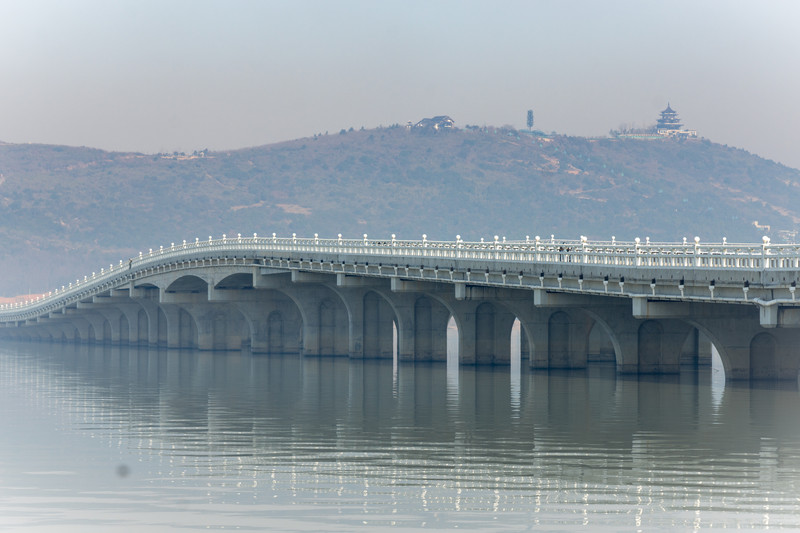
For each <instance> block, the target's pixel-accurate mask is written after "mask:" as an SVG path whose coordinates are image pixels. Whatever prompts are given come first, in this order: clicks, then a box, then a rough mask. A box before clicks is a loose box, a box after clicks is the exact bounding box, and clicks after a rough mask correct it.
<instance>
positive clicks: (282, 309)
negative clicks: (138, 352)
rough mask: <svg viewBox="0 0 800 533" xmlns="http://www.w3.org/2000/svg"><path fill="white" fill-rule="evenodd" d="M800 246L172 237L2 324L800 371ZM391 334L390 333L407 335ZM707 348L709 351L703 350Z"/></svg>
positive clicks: (661, 368)
mask: <svg viewBox="0 0 800 533" xmlns="http://www.w3.org/2000/svg"><path fill="white" fill-rule="evenodd" d="M799 272H800V246H796V245H773V244H771V243H770V242H769V240H768V239H767V238H765V239H764V242H763V243H761V244H729V243H727V242H724V241H723V242H722V243H716V244H706V243H701V242H699V239H695V240H694V241H689V242H686V241H685V240H684V242H683V243H678V244H663V243H651V242H649V240H647V241H645V242H641V241H639V240H638V239H637V241H636V242H617V241H615V240H612V241H609V242H596V241H589V240H587V239H586V238H583V237H582V238H581V239H580V240H574V241H560V240H556V239H554V238H553V237H551V238H549V239H540V238H539V237H536V238H534V239H530V238H526V239H525V240H524V241H506V240H505V238H503V239H499V238H497V237H495V238H494V239H493V240H491V241H488V242H483V241H482V242H465V241H463V240H461V238H460V237H457V238H456V240H454V241H448V242H441V241H438V242H437V241H429V240H427V239H426V238H425V236H423V239H422V240H421V241H401V240H397V239H395V238H394V236H392V238H391V239H385V240H372V239H369V238H368V237H367V236H366V235H365V236H364V237H363V239H357V240H351V239H342V238H341V236H340V237H339V238H338V239H321V238H318V237H317V236H315V237H314V238H298V237H296V236H293V237H291V238H278V237H277V236H275V235H274V234H273V236H272V237H258V236H257V235H253V236H252V237H242V236H241V235H239V236H237V237H234V238H228V237H226V236H223V238H222V239H212V238H211V237H209V239H208V240H207V241H206V240H203V241H200V240H199V239H196V240H195V241H193V242H186V241H184V242H183V243H179V244H172V245H171V246H169V247H161V248H159V249H156V250H150V251H149V252H146V253H140V254H139V256H138V257H135V258H132V259H130V260H128V261H120V263H119V264H118V265H109V267H108V268H107V269H106V268H103V269H101V270H100V272H93V273H92V274H91V275H87V276H85V277H84V278H83V279H79V280H77V281H75V282H74V283H71V284H69V285H68V286H64V287H61V288H60V289H58V290H55V291H52V292H50V293H47V294H46V295H44V296H42V297H40V298H37V299H35V300H33V301H29V302H24V303H18V304H7V305H2V306H0V337H4V338H14V339H29V340H44V341H56V342H99V343H110V344H139V345H157V346H164V347H169V348H197V349H201V350H240V349H243V348H245V349H249V350H251V351H252V352H256V353H302V354H304V355H308V356H328V355H330V356H349V357H352V358H366V357H370V358H373V357H374V358H391V357H393V356H394V354H395V353H396V354H397V357H398V359H400V360H408V361H443V360H445V359H446V350H447V341H446V338H447V334H446V333H447V327H448V322H449V321H450V320H451V318H452V320H453V321H454V322H455V324H456V326H457V328H458V354H459V361H460V363H461V364H493V365H505V364H509V361H510V353H511V348H510V347H511V331H512V326H513V325H514V323H515V320H518V321H519V328H520V342H521V350H520V351H521V356H522V358H523V360H525V361H527V364H529V365H530V366H531V367H534V368H582V367H585V366H586V364H587V361H588V360H589V359H590V356H591V355H592V354H597V353H606V354H607V355H608V356H609V357H611V358H613V360H615V361H616V365H617V368H618V370H619V372H622V373H674V372H678V370H679V368H680V365H681V364H698V363H702V361H703V359H704V358H705V359H706V361H708V353H710V352H709V351H708V349H707V348H708V347H707V345H706V346H704V343H712V344H713V345H714V347H715V348H716V349H717V351H718V352H719V355H720V358H721V360H722V362H723V365H724V368H725V375H726V378H727V379H731V380H746V379H783V380H797V377H798V369H799V368H800V302H797V301H796V299H795V289H796V286H797V279H798V273H799ZM395 338H396V342H395V340H394V339H395ZM704 354H705V357H704Z"/></svg>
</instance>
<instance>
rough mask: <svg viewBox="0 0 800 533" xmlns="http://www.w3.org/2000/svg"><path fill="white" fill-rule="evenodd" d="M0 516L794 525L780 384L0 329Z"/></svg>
mask: <svg viewBox="0 0 800 533" xmlns="http://www.w3.org/2000/svg"><path fill="white" fill-rule="evenodd" d="M0 431H1V432H2V433H0V530H5V531H48V532H49V531H81V532H86V531H89V532H91V531H123V530H124V531H148V532H149V531H170V530H184V531H185V530H200V529H236V530H245V531H247V530H250V531H302V532H307V531H352V530H364V531H367V530H368V531H390V530H391V531H411V530H413V531H418V530H428V531H436V530H453V529H465V530H475V531H477V530H481V531H527V530H535V531H573V530H576V529H578V528H583V527H584V526H589V527H590V528H591V530H594V531H635V530H641V531H691V530H697V529H700V530H707V529H740V528H744V529H767V528H769V529H800V395H799V394H798V391H797V389H796V388H795V387H792V388H783V389H769V388H758V387H756V388H750V387H746V386H731V385H727V386H725V385H724V379H723V377H722V376H721V374H720V372H719V371H717V370H716V369H712V368H706V369H702V370H700V371H699V372H697V371H695V372H691V371H687V372H684V373H682V374H681V375H680V376H672V377H666V378H664V377H662V378H659V377H652V376H651V377H641V378H635V377H624V376H618V375H616V373H615V370H614V367H613V365H607V364H596V365H594V366H591V367H590V368H589V369H587V370H586V371H579V372H552V371H551V372H542V371H536V372H532V371H529V370H528V369H526V368H522V369H521V370H520V369H519V368H512V369H509V368H500V369H492V368H458V367H457V366H456V365H454V364H453V362H452V361H451V362H450V363H448V364H447V365H445V364H439V365H430V364H416V365H414V364H408V365H406V364H400V365H397V364H393V363H392V362H391V361H364V362H358V361H349V360H347V359H332V358H328V359H310V358H306V359H304V358H300V357H289V356H285V357H269V356H252V355H248V354H240V353H209V352H197V351H169V352H168V351H158V350H150V349H136V348H114V347H102V346H93V347H88V346H60V345H47V344H41V345H39V344H16V343H4V344H0Z"/></svg>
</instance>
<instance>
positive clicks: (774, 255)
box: [0, 234, 800, 320]
mask: <svg viewBox="0 0 800 533" xmlns="http://www.w3.org/2000/svg"><path fill="white" fill-rule="evenodd" d="M276 252H280V253H283V252H286V253H288V254H290V255H292V256H293V257H292V259H295V260H296V259H297V258H305V259H306V260H310V259H313V257H311V256H310V255H305V256H304V255H303V254H320V255H323V254H334V255H337V256H339V255H360V256H370V257H378V258H380V257H391V258H394V259H399V260H400V261H399V262H402V263H406V262H409V261H411V260H412V259H415V258H442V259H452V260H477V261H496V262H516V263H523V264H526V263H527V264H537V263H566V264H570V263H571V264H581V265H603V266H612V267H630V268H647V269H654V268H655V269H665V270H669V269H681V270H687V269H714V270H719V269H721V270H724V269H739V270H745V271H754V272H759V271H770V270H798V269H800V245H795V244H783V245H775V244H771V243H770V241H769V239H768V238H766V237H765V238H764V240H763V242H762V243H761V244H730V243H727V242H726V241H724V240H723V242H722V243H713V244H712V243H709V244H706V243H701V242H700V241H699V239H697V238H695V240H694V241H693V242H692V241H689V242H687V241H686V240H685V239H684V242H683V243H678V244H674V243H654V242H650V241H649V239H648V240H646V241H645V242H641V241H640V240H639V239H636V241H634V242H622V241H616V240H611V241H589V240H588V239H586V238H585V237H581V238H580V239H578V240H557V239H555V238H553V237H552V236H551V238H550V239H541V238H539V237H535V238H534V239H530V238H526V239H525V240H518V241H506V239H505V238H503V239H500V238H499V237H494V239H492V240H490V241H483V240H481V241H480V242H467V241H464V240H462V239H461V237H460V236H457V238H456V239H455V240H453V241H430V240H428V239H427V237H426V236H424V235H423V238H422V240H399V239H396V238H395V236H394V235H392V237H391V238H390V239H378V240H374V239H370V238H368V237H367V235H364V236H363V238H361V239H343V238H342V237H341V235H339V237H338V238H334V239H323V238H319V237H318V236H317V235H315V236H314V237H312V238H302V237H297V236H296V235H293V236H292V237H289V238H283V237H277V236H276V235H275V234H273V235H272V237H259V236H258V235H256V234H253V236H252V237H242V236H241V235H237V236H236V237H233V238H229V237H227V236H226V235H223V237H222V238H221V239H213V238H211V237H209V238H208V240H200V239H195V240H194V241H189V242H187V241H183V242H182V243H179V244H175V243H172V245H171V246H169V247H166V248H165V247H163V246H162V247H160V248H158V249H150V250H149V251H148V252H146V253H145V252H140V253H139V254H138V256H136V257H133V258H131V259H129V260H128V261H120V262H119V264H117V265H109V268H107V269H106V268H102V269H100V272H99V273H98V272H92V274H91V275H90V276H88V275H87V276H84V278H83V279H82V280H81V279H78V280H76V281H75V282H73V283H70V284H69V285H68V286H62V287H61V289H56V290H54V291H50V292H48V293H47V294H45V295H43V296H39V297H37V298H34V299H31V300H27V301H24V302H17V303H11V304H2V305H0V319H3V318H6V319H11V320H16V319H17V318H11V316H10V315H14V316H20V315H19V313H20V312H28V313H30V312H33V313H36V312H37V311H40V310H42V309H45V310H46V309H48V308H51V307H54V306H55V307H57V306H61V305H64V303H69V302H71V301H75V300H76V299H83V298H86V297H87V295H89V293H93V294H96V292H94V291H98V290H107V289H108V288H113V287H118V286H120V285H121V284H123V283H125V282H127V281H129V280H130V279H133V276H135V275H136V274H137V273H138V272H141V271H143V270H147V269H149V268H153V267H155V266H157V265H163V264H169V263H171V262H176V261H180V260H181V259H185V260H188V259H190V258H192V257H197V256H198V254H199V255H202V254H206V253H210V254H215V255H214V256H215V257H221V256H222V255H223V254H227V255H230V256H232V257H235V256H238V257H253V258H255V257H266V256H270V255H275V253H276Z"/></svg>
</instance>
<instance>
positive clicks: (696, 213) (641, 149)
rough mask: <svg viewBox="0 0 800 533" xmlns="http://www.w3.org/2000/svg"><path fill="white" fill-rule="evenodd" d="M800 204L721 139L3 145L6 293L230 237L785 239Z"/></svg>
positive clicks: (523, 137) (796, 174) (792, 191)
mask: <svg viewBox="0 0 800 533" xmlns="http://www.w3.org/2000/svg"><path fill="white" fill-rule="evenodd" d="M799 199H800V171H798V170H795V169H791V168H788V167H785V166H782V165H780V164H777V163H774V162H772V161H767V160H764V159H762V158H759V157H757V156H755V155H752V154H749V153H747V152H745V151H743V150H738V149H734V148H729V147H726V146H721V145H718V144H714V143H712V142H710V141H707V140H685V141H676V140H667V139H665V140H658V141H640V140H616V139H585V138H577V137H566V136H557V135H555V136H545V135H535V134H530V133H527V132H517V131H514V130H511V129H507V128H506V129H504V128H481V129H477V128H469V129H465V130H453V131H446V132H441V133H438V134H419V133H415V132H410V131H407V130H406V129H405V128H402V127H392V128H381V129H374V130H364V131H349V132H345V131H344V130H343V131H342V133H340V134H335V135H324V136H317V137H313V138H306V139H299V140H295V141H290V142H284V143H280V144H275V145H269V146H262V147H256V148H248V149H243V150H237V151H231V152H201V153H200V154H199V155H196V156H192V155H189V156H180V155H174V154H173V155H169V156H163V155H143V154H128V153H110V152H104V151H101V150H95V149H89V148H71V147H63V146H44V145H11V144H0V239H2V242H3V246H2V248H0V273H2V276H0V295H12V294H20V293H30V292H43V291H45V290H48V289H51V288H55V287H56V286H60V285H62V284H64V283H67V282H69V281H70V280H74V279H76V278H77V277H79V276H80V277H82V276H83V275H84V274H87V273H91V272H92V271H93V270H99V269H100V267H103V266H108V264H109V263H112V262H113V263H116V262H118V261H119V260H120V259H125V260H127V258H128V257H130V256H132V255H134V254H137V253H138V251H139V250H147V249H148V248H150V247H154V248H155V247H158V246H159V245H162V244H164V245H169V244H170V243H171V242H180V241H182V240H183V239H187V240H194V238H195V237H200V238H202V239H206V238H208V236H209V235H214V236H220V235H222V234H223V233H227V234H228V235H235V234H236V233H239V232H240V233H242V234H249V235H251V234H252V233H254V232H257V233H259V234H262V235H267V234H272V233H273V232H275V233H277V234H278V235H283V236H288V235H291V233H293V232H295V233H297V234H298V235H312V234H314V233H319V234H320V236H335V235H336V234H337V233H342V234H343V235H345V236H348V237H355V236H361V235H362V234H363V233H368V234H370V235H371V236H375V237H386V236H388V235H390V234H392V233H395V234H396V235H397V237H398V238H408V239H411V238H419V237H420V236H421V235H422V234H423V233H426V234H427V235H428V238H430V239H453V238H455V235H456V234H460V235H461V236H462V237H463V238H465V239H480V238H481V237H487V238H490V237H492V236H493V235H504V236H507V237H508V238H512V239H513V238H525V236H526V235H530V236H531V237H533V236H534V235H542V236H548V237H549V235H550V234H555V235H556V237H557V238H565V239H567V238H568V239H572V238H577V237H578V236H579V235H587V236H588V237H589V238H595V239H610V237H611V236H612V235H615V236H616V237H617V239H626V240H628V239H633V238H634V237H637V236H639V237H641V238H644V237H650V238H651V239H653V240H659V241H664V240H668V241H677V240H680V239H681V238H682V237H684V236H686V237H690V238H691V237H694V236H695V235H698V236H700V238H701V239H703V240H706V241H720V240H721V239H722V237H727V238H728V241H730V242H733V241H760V239H761V236H762V235H764V234H765V233H766V234H767V235H769V236H770V237H771V238H772V239H773V241H776V242H778V241H781V240H784V239H793V238H794V237H793V235H794V231H795V230H796V229H797V227H798V223H800V207H798V206H800V203H798V200H799ZM756 223H757V224H758V225H759V226H762V228H761V229H759V228H757V227H756Z"/></svg>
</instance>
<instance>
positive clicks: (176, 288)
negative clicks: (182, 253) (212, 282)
mask: <svg viewBox="0 0 800 533" xmlns="http://www.w3.org/2000/svg"><path fill="white" fill-rule="evenodd" d="M208 285H209V284H208V281H206V280H205V279H203V278H201V277H199V276H196V275H194V274H183V275H180V276H179V277H177V278H176V279H175V280H173V281H172V282H171V283H169V284H168V285H167V286H166V287H165V288H164V292H167V293H176V292H177V293H189V294H200V293H208Z"/></svg>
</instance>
